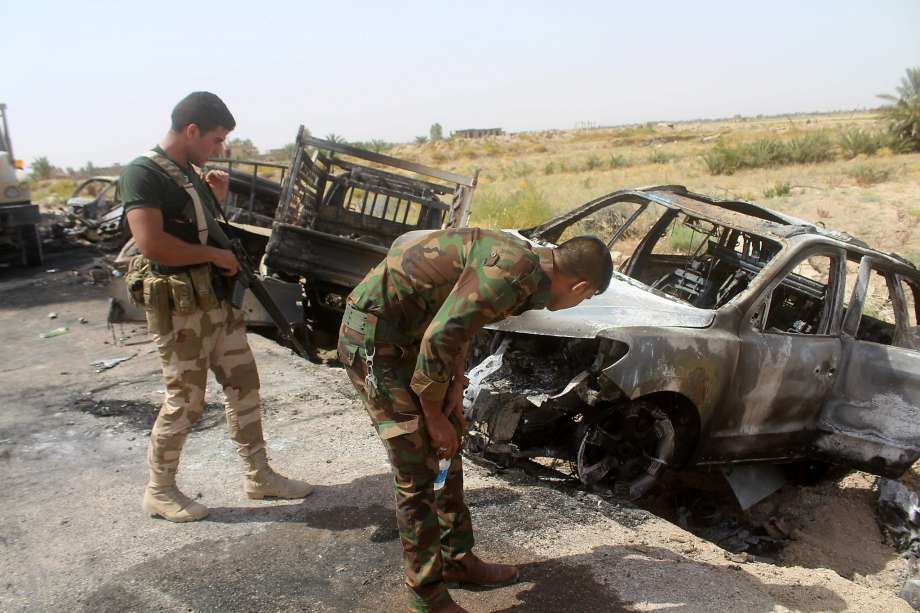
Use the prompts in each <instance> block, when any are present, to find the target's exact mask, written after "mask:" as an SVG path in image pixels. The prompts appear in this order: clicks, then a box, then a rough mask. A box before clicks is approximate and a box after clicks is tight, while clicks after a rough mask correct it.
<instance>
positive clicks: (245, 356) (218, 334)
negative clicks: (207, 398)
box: [147, 301, 265, 473]
mask: <svg viewBox="0 0 920 613" xmlns="http://www.w3.org/2000/svg"><path fill="white" fill-rule="evenodd" d="M153 339H154V342H155V343H156V345H157V348H158V349H159V352H160V363H161V364H162V366H163V380H164V383H165V384H166V397H165V399H164V400H163V405H162V407H161V408H160V414H159V415H158V416H157V420H156V422H155V423H154V425H153V431H152V432H151V433H150V447H149V448H148V451H147V460H148V463H149V465H150V470H151V471H153V472H159V471H168V472H171V473H175V472H176V470H177V467H178V464H179V453H180V452H181V451H182V446H183V445H184V444H185V438H186V436H187V435H188V433H189V432H190V431H191V429H192V427H193V426H194V425H195V422H197V421H198V419H199V418H200V417H201V413H202V410H203V409H204V394H205V387H206V385H207V380H208V368H210V369H211V370H212V371H213V372H214V377H215V378H216V379H217V382H218V383H220V384H221V385H222V386H223V388H224V394H225V395H226V399H227V400H226V414H227V425H228V426H229V428H230V438H232V439H233V442H235V443H236V445H237V447H238V449H239V453H240V455H241V456H243V457H248V456H251V455H253V454H255V453H257V452H258V451H260V450H261V449H264V448H265V441H264V439H263V438H262V417H261V410H260V406H261V404H260V401H259V372H258V370H257V369H256V362H255V359H254V358H253V356H252V351H250V349H249V342H248V340H247V339H246V325H245V323H244V322H243V316H242V313H241V312H240V311H239V310H238V309H234V308H233V307H231V306H230V304H229V303H228V302H226V301H224V302H221V303H220V306H218V307H217V308H214V309H210V310H207V311H205V310H202V309H196V310H195V311H194V312H192V313H190V314H187V315H183V314H179V313H173V314H172V330H171V331H169V332H167V333H165V334H153Z"/></svg>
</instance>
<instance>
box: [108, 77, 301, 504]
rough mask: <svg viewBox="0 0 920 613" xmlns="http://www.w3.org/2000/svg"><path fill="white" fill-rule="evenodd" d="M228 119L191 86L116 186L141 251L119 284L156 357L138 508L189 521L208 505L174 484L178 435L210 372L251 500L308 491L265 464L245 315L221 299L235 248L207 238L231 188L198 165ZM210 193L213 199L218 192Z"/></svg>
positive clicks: (193, 418) (196, 408)
mask: <svg viewBox="0 0 920 613" xmlns="http://www.w3.org/2000/svg"><path fill="white" fill-rule="evenodd" d="M235 126H236V121H235V120H234V119H233V115H231V114H230V111H229V110H228V109H227V107H226V105H224V103H223V102H222V101H221V100H220V98H218V97H217V96H215V95H214V94H212V93H209V92H194V93H192V94H189V95H188V96H186V97H185V98H183V99H182V100H181V101H180V102H179V104H177V105H176V108H175V109H173V112H172V127H171V129H170V130H169V132H168V133H167V134H166V136H165V138H164V139H163V140H162V141H161V142H160V145H159V146H158V147H155V148H154V149H153V150H151V151H149V152H147V153H146V154H144V155H142V156H141V157H138V158H137V159H135V160H134V161H133V162H131V163H130V164H129V165H128V166H127V167H126V168H125V170H124V172H123V173H122V175H121V178H120V179H119V187H120V191H121V194H122V197H123V199H124V203H125V215H126V219H127V221H128V226H129V227H130V229H131V233H132V234H133V236H134V240H135V241H136V243H137V248H138V249H139V250H140V252H141V254H142V255H140V256H137V257H135V258H134V259H133V260H132V261H131V264H130V266H129V269H128V274H127V275H126V277H125V280H126V282H127V284H128V287H129V290H130V292H131V298H132V300H133V301H134V302H135V303H136V304H138V305H139V306H143V308H144V309H145V310H146V312H147V324H148V328H149V330H150V333H151V334H153V339H154V341H155V342H156V345H157V348H158V349H159V353H160V362H161V364H162V367H163V379H164V381H165V383H166V397H165V399H164V401H163V405H162V407H161V409H160V413H159V415H158V416H157V419H156V423H154V425H153V430H152V432H151V433H150V446H149V448H148V450H147V462H148V465H149V468H150V478H149V481H148V482H147V489H146V491H145V492H144V503H143V506H144V511H145V512H147V513H149V514H150V515H151V516H156V515H159V516H161V517H163V518H165V519H168V520H169V521H174V522H186V521H195V520H198V519H201V518H203V517H205V516H206V515H207V514H208V509H207V507H205V506H204V505H203V504H200V503H198V502H195V501H193V500H191V499H190V498H188V497H187V496H186V495H184V494H183V493H182V492H180V491H179V489H178V488H177V487H176V471H177V469H178V466H179V456H180V454H181V452H182V446H183V444H184V443H185V439H186V436H188V433H189V431H191V429H192V426H194V425H195V422H197V421H198V418H199V417H201V413H202V410H203V409H204V395H205V386H206V384H207V377H208V369H209V368H210V370H212V371H213V372H214V376H215V377H216V378H217V381H218V383H220V384H221V385H222V386H223V388H224V393H225V394H226V414H227V424H228V426H229V429H230V437H231V438H232V439H233V441H234V442H235V443H236V445H237V447H238V450H239V454H240V455H241V456H242V457H243V461H244V462H245V464H246V473H245V480H244V490H245V492H246V495H247V496H249V497H250V498H264V497H266V496H275V497H278V498H303V497H304V496H307V495H308V494H310V492H311V490H312V487H311V486H310V485H309V484H307V483H305V482H303V481H295V480H292V479H286V478H285V477H282V476H280V475H278V474H277V473H275V472H274V471H273V470H272V469H271V467H269V465H268V458H267V457H266V449H265V440H264V439H263V438H262V417H261V405H260V401H259V373H258V370H257V369H256V363H255V361H254V359H253V356H252V352H251V351H250V349H249V343H248V341H247V340H246V327H245V325H244V323H243V316H242V313H241V312H240V311H239V310H238V309H235V308H233V307H232V306H231V305H230V303H229V297H230V296H229V294H230V292H229V283H228V280H229V279H230V278H231V277H232V276H233V275H235V274H236V273H237V272H238V271H239V262H238V261H237V259H236V257H235V256H234V255H233V253H232V252H230V251H228V250H226V249H221V248H219V247H217V246H216V245H215V243H214V242H213V240H209V237H208V229H207V222H206V217H205V216H206V215H210V216H212V217H216V215H215V210H216V208H217V207H216V204H215V202H219V201H220V200H223V198H224V196H225V195H226V194H227V188H228V187H229V177H228V175H227V173H225V172H220V171H214V170H212V171H210V172H208V173H207V174H206V175H204V177H203V178H202V177H201V176H200V175H199V168H200V167H202V166H203V165H204V164H205V163H206V162H207V160H208V158H209V157H212V156H216V155H220V153H221V152H222V151H223V146H224V141H225V139H226V138H227V135H228V134H229V133H230V131H231V130H233V128H234V127H235ZM215 199H216V200H215Z"/></svg>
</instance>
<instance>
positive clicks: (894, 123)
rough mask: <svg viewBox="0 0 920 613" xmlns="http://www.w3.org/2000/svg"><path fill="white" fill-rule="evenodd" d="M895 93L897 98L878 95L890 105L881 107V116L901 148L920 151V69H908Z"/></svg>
mask: <svg viewBox="0 0 920 613" xmlns="http://www.w3.org/2000/svg"><path fill="white" fill-rule="evenodd" d="M895 91H896V92H897V96H892V95H891V94H881V95H879V98H882V99H883V100H887V101H889V102H891V103H892V104H890V105H889V106H885V107H882V115H883V116H884V117H885V119H887V120H888V128H889V129H890V130H891V133H892V134H893V135H894V137H895V138H896V139H897V140H898V142H899V144H900V146H901V147H903V148H904V149H905V150H908V151H920V67H914V68H908V69H907V74H906V75H905V76H904V77H903V78H902V79H901V85H899V86H898V87H897V89H896V90H895Z"/></svg>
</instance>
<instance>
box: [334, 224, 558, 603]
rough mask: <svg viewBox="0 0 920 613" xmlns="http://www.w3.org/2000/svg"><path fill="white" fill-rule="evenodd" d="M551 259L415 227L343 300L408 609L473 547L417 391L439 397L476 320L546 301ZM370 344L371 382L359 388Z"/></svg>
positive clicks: (436, 593) (436, 590)
mask: <svg viewBox="0 0 920 613" xmlns="http://www.w3.org/2000/svg"><path fill="white" fill-rule="evenodd" d="M552 258H553V256H552V250H551V249H541V248H537V249H532V248H531V247H530V246H529V245H528V244H527V243H526V242H524V241H521V240H518V239H516V238H514V237H511V236H509V235H506V234H503V233H500V232H492V231H488V230H481V229H478V228H466V229H461V230H440V231H435V232H425V233H422V232H420V233H413V234H411V235H409V236H406V237H403V238H401V239H399V240H397V242H396V243H394V245H393V247H392V248H391V249H390V251H389V253H388V254H387V257H386V258H385V259H384V261H383V262H381V263H380V264H379V265H378V266H377V267H375V268H374V269H373V270H371V272H369V273H368V275H367V276H366V277H365V278H364V280H363V281H362V282H361V284H360V285H358V287H356V288H355V290H354V291H353V292H352V293H351V295H350V296H349V298H348V305H349V306H348V308H347V309H346V315H345V318H344V319H343V323H342V328H341V330H340V334H339V346H338V351H339V359H340V360H341V361H342V363H343V364H344V365H345V371H346V373H347V374H348V376H349V378H350V379H351V382H352V383H353V384H354V386H355V388H356V389H357V390H358V392H359V393H360V394H361V396H362V398H363V400H364V403H365V407H366V408H367V411H368V413H369V415H370V417H371V420H372V421H373V423H374V425H375V426H376V429H377V432H378V435H379V436H380V439H381V441H382V442H383V446H384V448H385V449H386V452H387V455H388V457H389V460H390V464H391V465H392V467H393V480H394V487H395V492H396V505H397V524H398V526H399V535H400V540H401V541H402V545H403V558H404V564H405V569H406V586H407V587H408V588H409V590H410V591H411V592H412V596H413V598H412V602H411V605H410V606H411V608H412V610H415V611H427V610H429V609H430V608H435V607H439V606H443V605H444V604H446V603H448V602H450V596H449V595H448V593H447V589H446V586H445V584H444V581H443V579H442V569H443V567H444V565H451V564H452V563H456V562H458V561H459V560H461V559H462V558H463V557H464V556H465V555H466V554H467V553H469V551H470V550H471V549H472V547H473V530H472V524H471V522H470V513H469V509H467V507H466V504H465V502H464V500H463V463H462V460H461V457H460V454H457V455H455V456H454V458H453V459H452V462H451V465H450V469H449V471H448V475H447V481H446V483H445V485H444V487H443V489H442V490H440V491H439V492H438V493H437V494H435V492H434V489H433V483H434V480H435V477H436V475H437V472H438V456H437V450H436V449H433V448H432V446H431V440H430V438H429V436H428V433H427V431H426V429H425V421H424V416H423V415H422V411H421V405H420V404H419V398H424V399H426V401H427V400H431V401H432V402H435V403H438V402H443V400H444V398H445V395H446V393H447V390H448V386H449V385H450V384H451V375H452V374H453V373H454V372H455V366H456V364H457V360H463V359H464V358H465V355H466V348H467V344H468V341H469V339H470V337H471V335H473V334H475V333H476V332H477V331H478V330H479V329H480V328H482V327H483V326H484V325H486V324H488V323H492V322H495V321H498V320H500V319H503V318H505V317H507V316H509V315H514V314H518V313H521V312H523V311H525V310H528V309H538V308H543V306H545V304H546V301H547V299H548V298H549V286H550V277H549V274H550V273H551V272H552V270H553V259H552ZM368 349H371V351H370V353H371V354H372V359H373V375H374V376H375V377H376V386H375V387H376V389H369V388H370V387H374V386H372V385H371V383H372V382H369V381H368V379H367V376H368V368H367V357H368V353H369V352H368ZM452 423H454V425H455V426H457V424H456V422H452Z"/></svg>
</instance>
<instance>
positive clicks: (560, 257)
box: [554, 236, 613, 294]
mask: <svg viewBox="0 0 920 613" xmlns="http://www.w3.org/2000/svg"><path fill="white" fill-rule="evenodd" d="M554 259H555V262H556V270H558V271H559V272H561V273H562V274H564V275H566V276H567V277H574V278H576V279H583V280H585V281H587V282H588V283H590V284H591V287H593V288H594V289H595V290H596V291H597V293H598V294H600V293H602V292H603V291H605V290H606V289H607V286H608V285H610V277H612V276H613V259H612V258H611V257H610V250H609V249H607V245H606V244H605V243H604V241H602V240H601V239H599V238H597V237H596V236H576V237H575V238H570V239H569V240H567V241H565V242H564V243H562V244H561V245H559V246H558V247H556V250H555V258H554Z"/></svg>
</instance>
